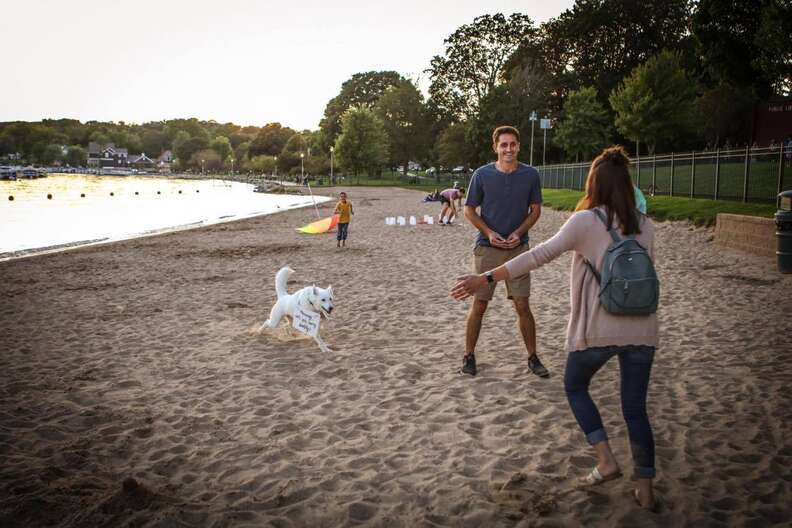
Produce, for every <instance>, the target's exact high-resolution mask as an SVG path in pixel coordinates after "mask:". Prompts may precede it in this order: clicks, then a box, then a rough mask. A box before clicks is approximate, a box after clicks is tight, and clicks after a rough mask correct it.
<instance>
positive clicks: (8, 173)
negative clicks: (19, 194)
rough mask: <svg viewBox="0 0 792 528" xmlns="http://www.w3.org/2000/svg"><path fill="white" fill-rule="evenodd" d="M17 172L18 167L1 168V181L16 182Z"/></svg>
mask: <svg viewBox="0 0 792 528" xmlns="http://www.w3.org/2000/svg"><path fill="white" fill-rule="evenodd" d="M16 179H17V170H16V167H8V166H4V167H0V180H16Z"/></svg>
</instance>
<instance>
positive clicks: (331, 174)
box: [330, 147, 335, 185]
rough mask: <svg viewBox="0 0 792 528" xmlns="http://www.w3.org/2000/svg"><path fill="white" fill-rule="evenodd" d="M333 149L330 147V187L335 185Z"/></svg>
mask: <svg viewBox="0 0 792 528" xmlns="http://www.w3.org/2000/svg"><path fill="white" fill-rule="evenodd" d="M334 150H335V147H330V185H335V181H333V151H334Z"/></svg>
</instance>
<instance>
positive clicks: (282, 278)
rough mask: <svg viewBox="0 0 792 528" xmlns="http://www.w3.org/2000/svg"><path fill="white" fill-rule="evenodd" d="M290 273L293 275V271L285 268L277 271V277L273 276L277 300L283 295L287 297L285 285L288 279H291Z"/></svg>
mask: <svg viewBox="0 0 792 528" xmlns="http://www.w3.org/2000/svg"><path fill="white" fill-rule="evenodd" d="M292 273H294V270H293V269H291V268H289V267H285V268H281V269H279V270H278V273H277V275H275V292H276V293H277V294H278V299H280V298H281V297H283V296H284V295H288V292H287V291H286V283H287V282H288V281H289V277H291V274H292Z"/></svg>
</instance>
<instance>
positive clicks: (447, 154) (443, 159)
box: [435, 123, 474, 169]
mask: <svg viewBox="0 0 792 528" xmlns="http://www.w3.org/2000/svg"><path fill="white" fill-rule="evenodd" d="M469 135H470V134H469V125H468V124H466V123H454V124H451V125H449V126H448V127H447V128H446V129H445V130H443V131H442V132H441V133H440V135H439V136H438V138H437V142H436V144H435V151H436V152H437V159H438V161H439V162H440V165H441V166H443V167H446V168H449V169H450V168H453V167H456V166H458V165H465V166H466V165H468V162H469V160H470V156H471V152H472V151H473V150H474V149H473V146H472V145H471V144H470V141H469V140H468V137H469Z"/></svg>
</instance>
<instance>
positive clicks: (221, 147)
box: [209, 136, 232, 160]
mask: <svg viewBox="0 0 792 528" xmlns="http://www.w3.org/2000/svg"><path fill="white" fill-rule="evenodd" d="M209 148H210V149H212V150H214V151H215V152H217V155H218V156H220V159H221V160H226V159H228V157H229V156H230V155H231V153H232V150H231V141H230V140H229V139H228V138H227V137H225V136H217V137H216V138H214V139H213V140H212V141H211V143H209Z"/></svg>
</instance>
